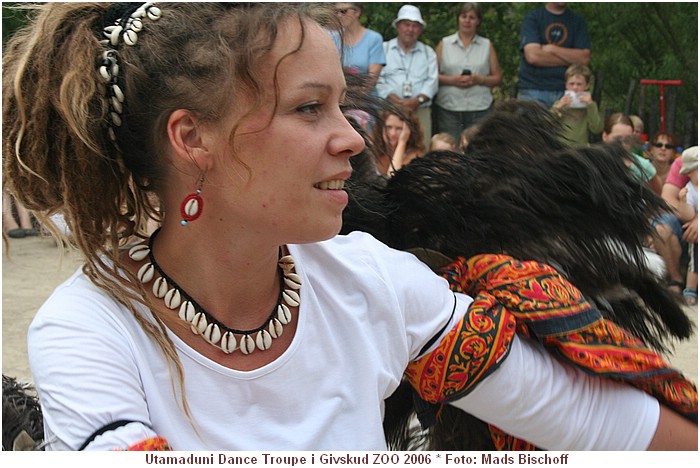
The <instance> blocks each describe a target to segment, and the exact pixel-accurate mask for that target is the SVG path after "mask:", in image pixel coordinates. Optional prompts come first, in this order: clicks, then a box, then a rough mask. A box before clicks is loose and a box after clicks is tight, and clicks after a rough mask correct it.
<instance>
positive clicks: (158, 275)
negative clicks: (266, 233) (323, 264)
mask: <svg viewBox="0 0 700 468" xmlns="http://www.w3.org/2000/svg"><path fill="white" fill-rule="evenodd" d="M158 232H160V229H158V230H156V231H155V232H154V233H153V234H152V235H151V237H150V239H149V240H148V243H140V244H138V245H135V246H134V247H132V248H131V249H129V258H131V259H132V260H134V261H136V262H141V261H144V260H146V259H148V261H147V262H145V263H144V264H143V265H142V266H141V267H140V268H139V270H138V273H137V277H138V279H139V281H141V282H142V283H143V284H149V283H151V282H153V285H152V291H153V294H154V295H155V296H156V297H157V298H159V299H162V300H163V302H164V303H165V306H166V307H167V308H168V309H170V310H178V317H179V318H180V320H182V321H183V322H186V323H187V324H189V325H190V328H191V330H192V333H194V334H195V335H199V336H201V337H202V338H203V339H204V340H205V341H206V342H207V343H209V344H211V345H212V346H214V347H216V348H218V349H220V350H222V351H223V352H224V353H226V354H231V353H233V352H234V351H236V350H238V351H240V352H241V353H243V354H250V353H252V352H253V351H255V350H256V349H258V350H260V351H265V350H267V349H270V347H271V346H272V340H274V339H275V338H279V337H280V336H281V335H282V332H283V331H284V326H285V325H287V324H288V323H289V322H290V321H291V320H292V313H291V311H290V308H293V307H298V306H299V304H301V297H300V295H299V291H300V289H301V278H300V277H299V275H297V274H296V273H295V272H294V271H295V270H294V258H293V257H292V256H291V255H284V256H282V252H281V251H280V259H279V260H278V263H277V267H278V269H279V272H280V294H279V297H278V298H277V305H276V306H275V308H274V309H273V310H272V312H271V313H270V316H269V317H268V318H267V319H266V320H265V323H263V324H262V325H261V326H259V327H258V328H254V329H252V330H236V329H234V328H229V327H227V326H226V325H224V324H223V323H221V322H220V321H218V320H217V319H216V318H214V317H213V316H212V315H211V314H210V313H209V312H207V311H206V310H204V309H203V308H202V306H200V305H199V304H198V303H197V301H195V300H194V299H193V298H192V296H190V295H189V294H187V292H185V291H184V290H183V289H182V288H181V287H180V286H178V285H177V283H176V282H175V281H173V280H172V279H171V278H170V277H169V276H168V275H166V274H165V273H164V272H163V270H162V269H161V268H160V266H159V265H158V263H157V262H156V259H155V257H154V256H153V241H154V239H155V238H156V236H157V234H158Z"/></svg>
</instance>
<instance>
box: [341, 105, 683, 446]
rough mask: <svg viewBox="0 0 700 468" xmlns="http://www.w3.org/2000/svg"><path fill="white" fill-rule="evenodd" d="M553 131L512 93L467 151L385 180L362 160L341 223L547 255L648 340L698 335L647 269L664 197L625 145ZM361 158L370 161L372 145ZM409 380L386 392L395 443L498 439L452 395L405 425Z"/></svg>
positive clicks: (463, 247)
mask: <svg viewBox="0 0 700 468" xmlns="http://www.w3.org/2000/svg"><path fill="white" fill-rule="evenodd" d="M556 130H557V124H556V123H555V122H554V121H553V120H552V118H551V116H550V114H549V113H548V112H547V111H546V109H544V108H542V107H541V106H539V105H538V104H534V103H525V102H509V103H506V104H504V105H502V106H501V107H500V109H498V110H497V111H496V112H494V113H493V114H492V115H491V116H490V117H489V118H487V119H486V120H484V121H483V122H481V123H480V124H479V131H478V133H477V134H476V136H475V137H474V138H473V139H472V141H470V143H469V146H468V148H467V151H466V154H458V153H454V152H449V151H441V152H433V153H429V154H427V155H425V156H424V157H421V158H418V159H415V160H414V161H413V162H411V163H410V164H409V165H407V166H405V167H403V168H402V169H401V170H399V171H397V172H396V173H395V175H394V176H393V177H392V178H391V179H388V180H387V179H384V178H381V177H379V176H377V175H376V174H369V173H368V172H367V171H363V172H362V173H361V174H362V175H360V176H353V179H351V181H350V182H351V183H350V184H349V192H350V195H351V197H350V200H351V202H350V206H349V207H348V209H347V210H346V212H345V215H344V223H345V224H344V228H343V232H350V231H353V230H361V231H365V232H369V233H371V234H372V235H374V236H375V237H376V238H378V239H379V240H381V241H383V242H384V243H386V244H387V245H389V246H391V247H394V248H397V249H401V250H411V251H416V249H418V251H420V249H430V250H435V251H438V252H440V253H442V254H443V255H445V256H446V257H447V258H454V257H458V256H464V257H470V256H472V255H475V254H480V253H505V254H508V255H510V256H513V257H515V258H517V259H521V260H537V261H540V262H544V263H548V264H550V265H552V266H554V267H555V268H557V269H558V270H559V271H560V272H561V273H562V274H564V276H565V277H566V278H567V279H568V280H569V281H570V282H571V283H572V284H574V285H575V286H577V287H578V288H579V289H580V290H581V291H582V292H583V293H584V294H585V295H586V296H587V297H588V298H589V300H590V301H591V302H593V303H595V304H596V305H597V306H598V308H599V309H600V310H601V312H602V313H603V315H604V316H605V317H607V318H608V319H610V320H612V321H614V322H615V323H617V324H619V325H620V326H622V327H623V328H625V329H627V330H629V331H630V332H632V333H633V334H635V335H636V336H638V337H639V338H640V339H641V340H642V341H644V342H645V343H646V344H647V346H650V347H652V348H654V349H656V350H658V351H662V352H664V351H669V350H671V349H672V348H673V345H674V343H675V342H676V341H677V340H680V339H686V338H688V337H690V336H691V335H692V332H693V324H692V322H691V320H690V319H689V318H688V317H687V315H686V314H685V313H684V311H683V309H682V307H681V305H680V302H679V299H678V298H677V297H676V296H674V295H672V294H671V293H669V292H668V290H667V289H666V288H665V287H664V285H663V284H661V283H660V282H659V280H658V279H657V278H656V277H655V276H654V275H653V274H652V273H651V272H650V271H649V270H648V269H647V267H646V264H645V259H644V252H643V245H644V243H645V241H646V240H647V239H648V238H650V237H651V236H654V235H655V233H654V230H653V229H652V227H651V223H650V219H651V218H653V217H654V216H656V215H658V214H660V213H662V212H664V211H666V210H668V207H667V205H666V204H665V203H664V202H663V201H662V200H661V199H660V198H659V197H658V196H656V194H654V193H653V192H652V191H651V190H650V189H648V188H647V187H646V186H645V185H644V184H642V183H641V182H640V181H638V180H637V179H635V178H634V177H633V176H632V175H631V171H630V170H629V168H628V167H627V166H626V164H625V162H626V161H628V162H629V161H630V155H629V153H628V152H627V151H626V150H625V149H624V148H623V147H621V146H619V145H597V146H592V147H587V148H581V149H575V150H574V149H568V148H566V147H564V146H563V145H562V144H561V143H560V142H559V141H558V140H557V138H556ZM353 159H357V161H353V164H366V162H367V161H368V160H370V161H371V159H372V156H371V154H363V155H360V156H358V157H356V158H353ZM632 163H634V162H633V161H632ZM368 174H369V175H368ZM406 386H407V385H406V384H403V385H402V388H400V389H399V391H397V393H396V394H395V395H394V396H392V397H391V398H390V399H389V400H388V401H387V411H386V413H387V420H386V421H385V432H386V433H387V439H388V441H389V444H390V446H391V447H392V448H394V449H399V450H409V449H412V448H414V447H416V446H422V447H425V448H429V449H435V450H492V449H493V446H492V445H491V441H490V438H489V437H488V430H487V428H486V425H485V424H484V423H483V422H481V421H479V420H477V419H476V418H473V417H471V416H469V415H466V414H464V413H462V412H461V411H459V410H455V409H453V408H452V407H450V406H449V405H446V406H445V407H444V408H443V409H442V412H441V415H440V417H439V419H438V424H437V425H435V426H434V427H432V428H431V429H430V430H429V431H427V432H423V431H420V430H418V429H417V428H416V427H415V424H413V425H411V424H408V423H407V421H410V418H411V415H412V410H411V409H410V408H411V406H412V403H411V400H412V398H413V396H412V395H411V391H410V390H408V389H406V388H405V387H406ZM395 413H398V414H395ZM407 424H408V425H407ZM489 447H490V448H489Z"/></svg>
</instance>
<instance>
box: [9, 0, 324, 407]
mask: <svg viewBox="0 0 700 468" xmlns="http://www.w3.org/2000/svg"><path fill="white" fill-rule="evenodd" d="M157 6H158V8H159V9H160V10H161V11H162V16H161V17H160V18H159V19H158V21H148V20H147V19H144V22H143V23H144V24H143V30H142V31H140V32H139V35H138V43H137V44H135V45H134V46H131V47H126V46H124V45H123V44H122V45H120V46H116V47H114V48H116V49H117V50H118V54H119V67H120V68H119V72H118V76H119V79H120V88H121V89H122V90H123V92H124V95H125V100H124V109H123V112H122V114H121V118H122V121H123V123H122V125H121V126H119V127H112V129H113V130H114V131H115V133H116V144H113V142H112V141H111V140H110V138H109V136H108V132H107V130H108V127H109V125H108V122H109V120H108V119H109V118H110V116H109V102H108V98H107V94H106V89H105V84H104V81H103V80H102V79H101V78H100V74H99V71H98V69H99V66H100V59H101V56H102V54H103V52H104V51H105V50H106V48H107V47H112V46H105V45H103V44H101V43H100V41H101V40H102V39H104V36H103V29H104V28H105V26H108V25H111V24H113V23H114V21H115V19H119V14H120V10H119V8H120V7H121V8H122V10H124V9H125V8H126V5H123V4H122V5H119V4H117V5H110V4H106V3H47V4H44V5H41V6H34V7H31V8H32V9H33V10H36V15H35V17H34V20H33V21H32V23H31V24H29V26H27V27H26V28H25V29H23V30H21V31H19V32H18V33H17V34H16V35H15V36H14V37H13V38H12V39H11V40H10V42H9V43H8V45H7V47H6V49H5V52H4V55H3V85H2V86H3V169H4V174H5V178H4V181H3V183H4V185H5V188H6V189H7V190H8V192H10V193H12V194H13V195H15V196H16V197H17V199H18V200H20V201H21V202H22V203H23V204H24V205H25V206H26V207H27V208H28V209H30V210H32V211H33V212H34V213H35V214H36V215H37V216H38V217H39V219H40V220H41V221H42V222H44V223H47V224H50V221H49V219H48V217H49V216H50V215H52V214H54V213H62V214H63V215H64V216H65V219H66V223H67V225H68V227H69V229H70V232H71V235H72V238H73V242H74V243H75V245H76V246H77V248H78V249H79V250H80V251H81V252H82V254H83V255H84V256H85V265H84V267H83V271H84V272H85V274H86V275H87V276H88V277H89V278H90V279H91V280H92V281H93V282H94V283H95V284H96V285H97V286H99V287H101V288H103V289H104V290H106V291H107V292H108V293H109V294H110V295H111V296H112V297H113V298H114V299H115V300H117V301H119V302H120V303H121V304H123V305H124V306H126V307H127V308H128V309H129V310H130V311H131V312H132V313H133V314H134V316H135V317H136V319H137V320H138V321H139V323H140V324H141V326H142V327H143V328H144V330H145V331H146V333H148V334H149V335H150V336H151V337H152V338H153V339H154V340H155V341H157V343H158V344H159V346H160V347H161V349H162V350H163V352H164V353H165V355H166V356H167V357H168V358H169V359H168V362H170V363H172V364H174V365H175V369H176V371H177V380H178V381H179V383H180V385H181V386H182V385H183V381H184V379H183V375H182V367H181V364H180V362H179V360H178V358H177V354H176V351H175V348H174V345H173V343H172V342H171V341H170V339H169V338H168V337H167V334H166V333H165V326H164V324H163V323H162V322H161V321H160V320H158V318H157V317H155V316H154V317H155V318H156V321H157V325H154V324H152V323H151V322H150V321H149V320H148V319H146V318H144V317H143V316H142V315H141V314H140V313H139V312H138V311H137V309H136V307H137V305H136V303H140V304H143V305H146V306H147V307H148V306H149V299H148V296H147V294H146V292H145V289H144V288H143V285H142V284H141V283H140V282H139V281H138V279H137V278H136V277H135V275H133V274H132V273H131V272H130V271H128V270H127V269H122V268H121V263H120V249H121V248H123V247H124V246H125V245H126V244H128V243H129V242H132V241H133V240H134V239H137V238H144V237H145V236H146V232H145V230H144V228H143V226H145V224H146V221H147V220H148V218H154V219H158V216H159V215H158V209H157V207H158V196H159V194H161V193H162V191H163V189H164V186H165V184H167V181H168V177H167V176H168V170H170V166H169V165H168V163H167V161H166V157H165V152H164V149H165V148H166V144H167V134H166V122H167V120H168V117H169V116H170V114H171V113H172V112H173V111H175V110H177V109H188V110H190V111H192V112H193V113H195V114H196V115H198V117H199V118H200V119H202V120H203V121H205V122H207V121H208V122H216V121H218V120H220V119H221V118H223V117H224V116H226V115H227V114H228V113H229V111H230V109H232V108H233V107H234V106H235V104H236V97H237V96H240V95H241V94H242V93H246V95H248V96H251V95H252V96H257V99H258V100H257V102H256V103H254V105H253V106H251V109H254V108H255V107H259V106H260V104H261V102H262V94H263V89H262V88H261V86H260V77H259V76H258V75H257V72H256V70H257V67H256V65H257V64H258V63H259V61H260V60H261V58H263V57H264V56H265V54H266V53H267V52H268V51H269V50H270V49H271V48H272V45H273V44H274V42H275V39H276V37H277V32H278V31H277V29H278V26H279V25H280V23H281V22H282V21H284V20H286V19H293V20H296V21H299V23H300V24H301V26H302V31H303V30H304V24H303V22H304V20H305V19H311V20H313V21H316V22H318V23H319V24H322V25H327V24H329V23H334V24H335V22H336V21H337V18H336V15H335V12H334V10H333V9H332V7H328V6H322V5H314V4H285V3H269V4H265V3H262V4H223V3H172V4H168V3H163V4H160V3H159V4H158V5H157ZM24 7H25V8H27V7H26V6H24ZM115 15H116V18H115V17H114V16H115ZM302 41H303V37H302ZM275 83H277V80H276V79H275ZM232 91H233V92H232ZM232 134H233V132H232ZM122 275H124V276H122ZM183 405H184V410H185V412H187V413H188V414H189V411H188V409H187V404H186V401H185V400H184V392H183Z"/></svg>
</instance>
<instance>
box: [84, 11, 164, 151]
mask: <svg viewBox="0 0 700 468" xmlns="http://www.w3.org/2000/svg"><path fill="white" fill-rule="evenodd" d="M161 15H162V12H161V10H160V8H158V7H157V6H155V2H146V3H144V4H142V5H141V6H139V7H138V8H136V9H135V10H134V11H133V12H132V13H131V14H126V15H125V17H122V18H119V19H118V20H116V21H115V22H114V24H111V25H109V26H106V27H105V28H104V29H103V31H102V32H103V35H104V39H102V40H101V41H100V43H101V44H102V45H104V46H105V47H107V48H108V49H107V50H105V51H104V52H103V53H102V57H101V59H102V60H101V62H100V66H99V68H98V72H99V75H100V79H101V80H102V81H103V82H104V84H105V87H106V97H107V103H108V105H109V113H108V115H109V118H108V119H107V135H108V136H109V139H110V140H111V141H112V143H113V144H114V145H115V147H117V149H119V147H118V146H117V132H116V128H118V127H121V126H122V123H123V121H122V117H121V115H122V113H123V112H124V100H125V99H124V92H123V91H122V89H121V88H120V87H119V84H118V82H119V53H118V52H117V50H116V48H117V47H119V44H120V42H123V43H124V44H126V45H127V46H135V45H136V44H137V42H138V39H139V36H138V35H139V32H141V31H142V30H143V20H144V19H145V18H148V19H150V20H151V21H158V20H159V19H160V17H161Z"/></svg>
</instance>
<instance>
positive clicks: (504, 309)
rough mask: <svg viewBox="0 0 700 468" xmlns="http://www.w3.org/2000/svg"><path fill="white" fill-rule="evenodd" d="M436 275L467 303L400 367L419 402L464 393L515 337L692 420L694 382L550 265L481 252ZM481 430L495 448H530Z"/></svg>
mask: <svg viewBox="0 0 700 468" xmlns="http://www.w3.org/2000/svg"><path fill="white" fill-rule="evenodd" d="M438 273H439V274H441V275H442V276H443V277H444V278H445V279H447V281H448V282H449V283H450V287H451V288H452V290H453V291H455V292H461V293H465V294H467V295H469V296H471V297H473V298H474V303H473V304H472V305H471V306H470V308H469V310H468V311H467V313H466V314H465V316H464V318H463V319H462V320H461V321H460V323H459V324H458V325H457V326H456V327H455V328H454V329H453V330H452V331H451V332H450V333H449V334H448V335H447V337H446V338H445V339H444V340H443V341H442V342H441V343H440V345H439V346H438V347H437V349H435V350H434V351H432V352H431V353H428V354H427V355H425V356H423V357H422V358H421V359H420V360H418V361H415V362H413V363H411V364H410V366H409V368H408V369H407V370H406V377H407V379H408V380H409V381H410V382H411V384H412V385H413V387H414V388H415V389H416V390H417V392H418V393H419V395H420V396H421V398H423V399H424V400H426V401H428V402H430V403H434V404H438V403H442V402H446V401H453V400H456V399H459V398H461V397H464V396H465V395H467V394H468V393H469V392H470V391H471V390H472V389H473V388H474V387H475V386H476V384H477V383H478V382H479V381H480V380H481V379H483V378H484V377H486V376H487V375H489V374H490V373H491V372H492V371H493V370H495V369H496V368H497V367H498V363H499V362H500V360H501V359H503V358H504V357H505V356H506V355H507V352H508V348H509V346H510V342H511V340H512V337H513V334H514V333H518V334H520V335H522V336H526V337H530V338H533V339H536V340H538V341H539V342H540V343H542V344H543V345H544V346H545V347H546V348H547V349H548V350H549V351H550V352H552V353H554V354H555V355H557V356H559V357H560V358H562V359H563V360H565V361H566V362H569V363H570V364H572V365H574V366H576V367H578V368H580V369H582V370H583V371H585V372H587V373H589V374H593V375H598V376H601V377H606V378H611V379H614V380H616V381H621V382H626V383H628V384H631V385H633V386H635V387H637V388H639V389H641V390H643V391H645V392H647V393H648V394H650V395H652V396H654V397H655V398H657V399H658V400H659V401H660V402H661V403H662V404H664V405H666V406H668V407H670V408H672V409H673V410H675V411H676V412H678V413H679V414H681V415H683V416H684V417H686V418H688V419H690V420H691V421H694V422H697V420H698V394H697V388H696V387H695V385H694V384H693V383H692V382H691V381H689V380H688V379H686V378H685V377H684V376H683V375H682V374H681V373H680V372H678V371H677V370H675V369H673V368H672V367H671V366H670V365H669V364H668V363H667V362H666V361H665V360H664V359H663V358H662V357H661V356H660V355H659V354H658V353H656V352H655V351H653V350H650V349H649V348H647V347H646V346H644V344H643V343H642V342H641V341H640V340H639V339H637V338H636V337H635V336H633V335H632V334H630V333H629V332H627V331H626V330H624V329H622V328H620V327H618V326H617V325H615V324H614V323H612V322H610V321H609V320H607V319H605V318H603V317H602V315H601V314H600V311H598V310H597V308H596V307H595V306H593V305H592V304H590V303H589V302H588V301H587V300H586V299H585V298H584V297H583V295H582V294H581V292H580V291H579V290H578V289H577V288H576V287H574V286H573V285H572V284H571V283H569V282H568V281H566V280H565V279H564V278H563V277H562V276H561V275H560V274H559V273H558V272H557V271H556V270H555V269H554V268H552V267H550V266H548V265H545V264H542V263H538V262H534V261H524V262H520V261H517V260H515V259H513V258H512V257H508V256H506V255H487V254H484V255H477V256H474V257H472V258H470V259H468V260H467V259H466V258H463V257H460V258H457V259H456V260H454V261H453V262H452V263H451V264H449V265H447V266H446V267H444V268H442V269H440V271H439V272H438ZM489 428H490V431H491V436H492V439H493V441H494V443H495V444H496V448H497V449H499V450H533V449H535V448H536V447H535V446H534V445H533V444H530V443H529V442H526V441H523V440H519V439H517V438H515V437H513V436H510V435H509V434H506V433H505V432H504V431H502V430H500V429H498V428H496V427H494V426H489Z"/></svg>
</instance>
